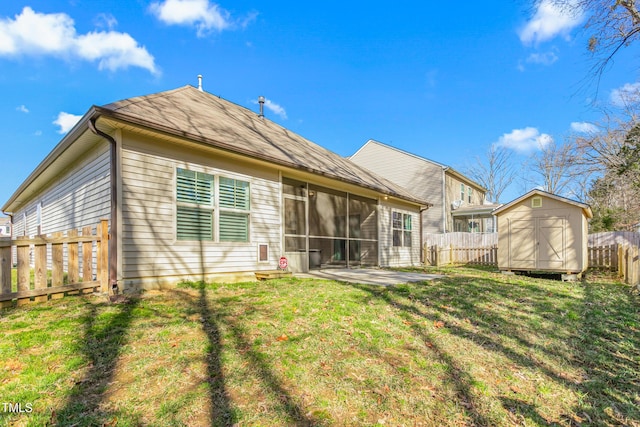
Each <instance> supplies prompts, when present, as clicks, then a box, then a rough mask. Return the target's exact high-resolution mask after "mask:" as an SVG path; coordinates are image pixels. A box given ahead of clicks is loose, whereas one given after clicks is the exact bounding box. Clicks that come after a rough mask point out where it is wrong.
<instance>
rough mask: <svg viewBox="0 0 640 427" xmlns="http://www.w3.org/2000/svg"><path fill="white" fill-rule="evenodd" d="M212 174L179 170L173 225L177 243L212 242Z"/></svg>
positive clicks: (213, 182)
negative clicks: (189, 241)
mask: <svg viewBox="0 0 640 427" xmlns="http://www.w3.org/2000/svg"><path fill="white" fill-rule="evenodd" d="M214 186H215V181H214V177H213V175H209V174H206V173H202V172H195V171H190V170H185V169H178V170H177V174H176V201H177V203H178V206H177V209H176V214H177V215H176V216H177V218H176V224H177V237H178V240H213V194H214Z"/></svg>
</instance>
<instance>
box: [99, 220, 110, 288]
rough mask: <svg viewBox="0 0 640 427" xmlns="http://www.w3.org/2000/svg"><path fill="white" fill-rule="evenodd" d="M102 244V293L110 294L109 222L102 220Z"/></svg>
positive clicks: (100, 250) (100, 261)
mask: <svg viewBox="0 0 640 427" xmlns="http://www.w3.org/2000/svg"><path fill="white" fill-rule="evenodd" d="M98 234H99V235H100V244H99V246H98V255H99V262H98V265H99V267H98V274H99V276H100V277H99V280H100V291H101V292H102V293H104V294H107V295H108V294H109V220H108V219H103V220H100V228H99V231H98Z"/></svg>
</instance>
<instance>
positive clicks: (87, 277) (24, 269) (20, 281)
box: [0, 220, 109, 308]
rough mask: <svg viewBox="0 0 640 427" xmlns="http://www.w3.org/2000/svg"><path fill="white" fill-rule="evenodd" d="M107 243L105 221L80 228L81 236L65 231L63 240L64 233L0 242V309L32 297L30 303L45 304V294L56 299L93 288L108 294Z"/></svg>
mask: <svg viewBox="0 0 640 427" xmlns="http://www.w3.org/2000/svg"><path fill="white" fill-rule="evenodd" d="M94 230H95V232H94ZM108 240H109V235H108V220H102V221H101V222H100V224H99V225H98V226H97V227H95V226H88V227H84V228H83V229H82V235H81V236H80V235H79V233H78V230H77V229H73V230H69V231H68V232H67V235H66V237H65V236H64V233H62V232H56V233H53V234H51V235H50V236H46V235H38V236H36V237H18V238H16V239H13V240H11V239H0V308H4V307H7V306H10V305H13V301H14V300H16V302H17V304H18V305H22V304H26V303H29V302H30V301H31V299H32V298H33V300H34V302H40V301H47V300H48V299H49V295H51V298H52V299H56V298H62V297H63V296H64V295H65V294H72V293H82V292H83V291H85V290H89V291H93V290H95V289H97V288H100V289H102V290H103V291H105V292H106V291H108V289H109V287H108V286H107V279H108V277H109V274H108ZM65 245H66V253H67V265H66V267H67V268H66V269H65V265H64V258H65V257H64V254H65ZM80 247H81V248H82V249H81V252H80ZM13 248H15V256H16V263H17V265H16V267H17V283H15V286H16V288H15V289H16V290H15V291H13V285H14V284H13V283H12V278H11V262H12V253H14V252H13V250H14V249H13ZM94 249H95V252H94ZM49 253H50V256H49ZM79 256H81V257H82V265H79V264H80V261H79ZM94 260H95V267H94V264H93V262H94ZM32 266H33V270H32ZM80 267H81V270H80ZM49 268H50V270H49ZM65 272H66V274H67V280H65ZM49 273H50V274H51V279H50V280H49ZM32 274H33V280H32V279H31V275H32ZM94 277H95V278H94ZM65 282H66V283H68V284H65Z"/></svg>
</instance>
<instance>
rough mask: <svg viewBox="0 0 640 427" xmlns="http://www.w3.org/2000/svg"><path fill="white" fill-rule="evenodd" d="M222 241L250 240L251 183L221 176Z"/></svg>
mask: <svg viewBox="0 0 640 427" xmlns="http://www.w3.org/2000/svg"><path fill="white" fill-rule="evenodd" d="M219 195H220V196H219V197H220V241H221V242H248V241H249V207H250V200H249V183H248V182H246V181H240V180H237V179H231V178H223V177H221V178H220V185H219Z"/></svg>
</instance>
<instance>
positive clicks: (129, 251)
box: [121, 133, 281, 287]
mask: <svg viewBox="0 0 640 427" xmlns="http://www.w3.org/2000/svg"><path fill="white" fill-rule="evenodd" d="M177 168H183V169H190V170H195V171H200V172H205V173H208V174H211V175H214V176H216V179H217V178H218V177H221V176H224V177H230V178H236V179H240V180H243V181H248V182H249V183H250V194H251V196H250V197H251V211H250V225H249V234H250V237H249V242H248V243H236V242H234V243H226V242H225V243H223V242H216V241H215V240H214V241H203V242H199V241H181V240H177V237H176V170H177ZM280 194H281V186H280V182H279V174H278V172H277V170H271V171H265V170H262V169H261V170H256V169H255V168H252V167H250V166H249V165H247V164H243V163H242V162H240V161H233V160H227V159H226V158H224V157H221V156H220V155H215V154H212V153H211V152H210V151H208V152H207V151H196V150H194V149H189V150H186V149H184V148H181V147H178V146H175V145H170V144H165V143H162V142H160V141H153V140H150V139H146V138H142V137H139V136H136V135H134V134H131V133H125V134H124V142H123V150H122V216H121V218H122V224H121V227H122V228H121V241H122V242H121V243H122V255H121V259H122V268H121V275H122V279H123V280H124V283H125V285H142V286H144V287H157V286H162V285H164V284H170V283H175V282H176V281H179V280H201V279H207V278H215V277H216V275H218V276H222V275H223V274H226V273H245V274H246V275H248V274H252V273H253V272H255V271H258V270H265V269H274V268H276V267H277V262H278V259H279V256H280V253H281V237H280V236H281V233H280V211H281V208H280ZM214 223H215V221H214ZM259 244H268V245H269V262H267V263H264V262H258V245H259Z"/></svg>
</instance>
